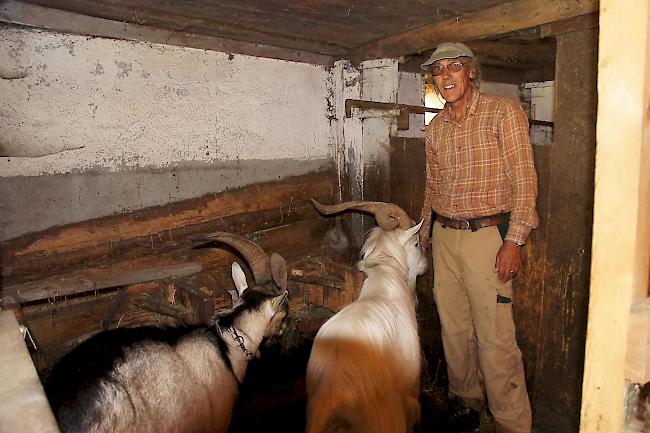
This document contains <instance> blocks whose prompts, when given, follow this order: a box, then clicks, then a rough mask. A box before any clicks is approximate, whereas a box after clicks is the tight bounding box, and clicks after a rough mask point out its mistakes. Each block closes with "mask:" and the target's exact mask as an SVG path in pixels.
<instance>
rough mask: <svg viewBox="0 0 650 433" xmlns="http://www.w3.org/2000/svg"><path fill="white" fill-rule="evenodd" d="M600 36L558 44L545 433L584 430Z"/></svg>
mask: <svg viewBox="0 0 650 433" xmlns="http://www.w3.org/2000/svg"><path fill="white" fill-rule="evenodd" d="M597 46H598V33H597V30H584V31H579V32H573V33H566V34H563V35H560V36H559V37H558V53H557V63H556V114H555V119H556V120H555V131H554V134H555V136H554V144H553V145H552V147H551V148H550V149H549V173H548V174H549V178H548V193H549V197H548V200H549V201H548V209H544V212H545V213H542V214H541V215H540V218H542V219H545V220H546V222H545V224H546V229H547V240H546V251H545V256H544V259H543V260H544V261H545V269H544V284H543V287H542V297H543V298H542V305H541V320H540V329H542V332H541V334H540V336H539V337H540V338H539V343H538V346H537V358H536V365H535V373H534V374H535V376H536V377H535V382H534V387H533V389H532V392H531V394H532V395H533V401H532V403H533V408H534V417H535V418H534V419H535V420H536V425H537V427H538V428H539V429H540V430H541V431H553V432H557V433H574V432H577V431H578V429H579V420H580V402H581V386H582V373H583V362H584V345H585V335H586V323H587V303H588V291H589V276H590V259H591V234H592V218H593V181H594V164H595V161H594V160H595V143H596V136H595V133H596V130H595V125H596V108H597V105H596V104H597V93H596V66H597Z"/></svg>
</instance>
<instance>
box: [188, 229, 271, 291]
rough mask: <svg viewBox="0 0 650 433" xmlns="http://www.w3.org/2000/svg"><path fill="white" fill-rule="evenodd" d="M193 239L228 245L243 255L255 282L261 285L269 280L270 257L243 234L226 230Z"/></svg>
mask: <svg viewBox="0 0 650 433" xmlns="http://www.w3.org/2000/svg"><path fill="white" fill-rule="evenodd" d="M194 239H195V240H204V241H219V242H223V243H224V244H226V245H230V246H231V247H233V248H234V249H236V250H237V251H239V253H240V254H241V255H242V256H244V258H245V259H246V261H247V262H248V265H249V266H250V268H251V271H253V278H255V283H257V284H259V285H261V284H265V283H268V282H269V281H271V259H270V258H269V256H268V255H267V254H266V253H265V252H264V250H262V248H260V247H259V246H257V244H256V243H255V242H253V241H251V240H250V239H248V238H245V237H244V236H241V235H237V234H235V233H228V232H213V233H209V234H207V235H204V236H201V237H200V238H194Z"/></svg>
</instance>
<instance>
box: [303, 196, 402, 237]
mask: <svg viewBox="0 0 650 433" xmlns="http://www.w3.org/2000/svg"><path fill="white" fill-rule="evenodd" d="M311 202H312V204H313V205H314V207H315V208H316V209H317V210H318V212H320V213H322V214H323V215H332V214H335V213H339V212H342V211H344V210H348V209H355V210H359V211H362V212H367V213H370V214H373V215H374V216H375V219H376V220H377V224H378V225H379V227H381V228H382V229H384V230H392V229H394V228H395V227H399V228H401V229H404V230H406V229H408V228H410V227H411V218H409V216H408V214H407V213H406V211H405V210H404V209H402V208H401V207H399V206H397V205H396V204H395V203H384V202H381V201H346V202H343V203H337V204H333V205H324V204H321V203H318V202H317V201H316V200H314V199H313V198H312V199H311Z"/></svg>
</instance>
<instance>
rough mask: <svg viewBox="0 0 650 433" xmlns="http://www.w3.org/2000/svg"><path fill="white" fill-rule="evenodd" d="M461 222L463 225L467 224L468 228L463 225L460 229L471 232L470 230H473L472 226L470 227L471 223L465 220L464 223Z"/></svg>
mask: <svg viewBox="0 0 650 433" xmlns="http://www.w3.org/2000/svg"><path fill="white" fill-rule="evenodd" d="M460 222H461V223H465V224H467V227H463V225H461V226H460V229H461V230H469V229H470V228H471V227H470V225H469V221H468V220H464V221H460Z"/></svg>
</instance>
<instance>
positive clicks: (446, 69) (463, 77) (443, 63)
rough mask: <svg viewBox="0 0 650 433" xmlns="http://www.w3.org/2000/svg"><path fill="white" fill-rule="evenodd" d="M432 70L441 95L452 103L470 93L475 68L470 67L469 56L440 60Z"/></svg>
mask: <svg viewBox="0 0 650 433" xmlns="http://www.w3.org/2000/svg"><path fill="white" fill-rule="evenodd" d="M431 72H432V74H433V82H434V83H435V85H436V89H438V92H439V93H440V96H442V97H443V98H444V100H445V101H447V102H449V103H450V104H453V103H455V102H458V101H460V100H462V99H464V98H466V97H468V96H469V95H470V92H471V88H472V85H471V83H470V78H474V70H473V69H470V67H469V59H468V58H466V57H458V58H456V59H442V60H438V61H437V62H435V63H434V64H433V68H432V69H431ZM436 74H438V75H436Z"/></svg>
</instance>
